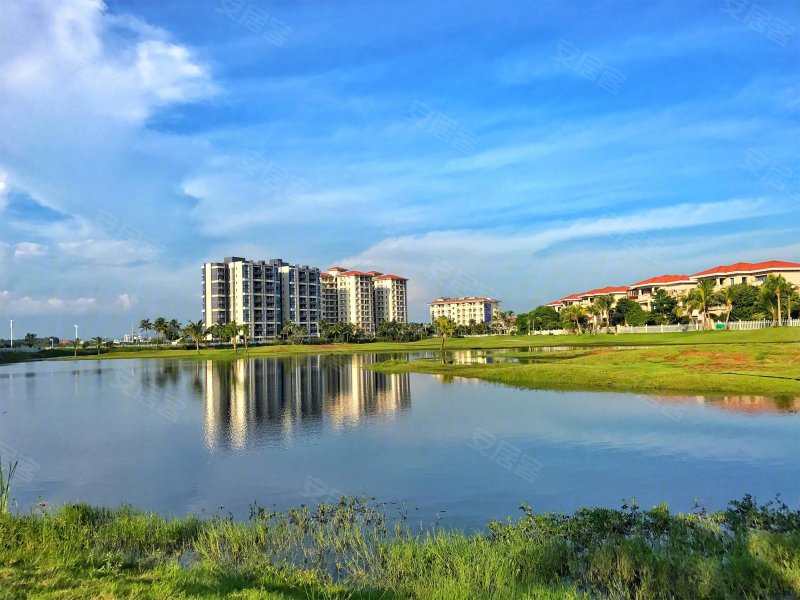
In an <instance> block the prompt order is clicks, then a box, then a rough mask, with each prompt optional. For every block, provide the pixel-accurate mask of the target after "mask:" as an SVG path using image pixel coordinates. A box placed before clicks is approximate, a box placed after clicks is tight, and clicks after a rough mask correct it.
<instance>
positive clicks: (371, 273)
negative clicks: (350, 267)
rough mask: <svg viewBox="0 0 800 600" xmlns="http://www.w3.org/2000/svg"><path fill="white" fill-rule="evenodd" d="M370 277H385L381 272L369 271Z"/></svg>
mask: <svg viewBox="0 0 800 600" xmlns="http://www.w3.org/2000/svg"><path fill="white" fill-rule="evenodd" d="M368 273H369V274H370V275H383V273H381V272H380V271H368Z"/></svg>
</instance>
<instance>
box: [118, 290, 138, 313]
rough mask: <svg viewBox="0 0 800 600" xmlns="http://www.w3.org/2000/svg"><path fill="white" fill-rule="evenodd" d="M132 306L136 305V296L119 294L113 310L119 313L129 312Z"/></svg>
mask: <svg viewBox="0 0 800 600" xmlns="http://www.w3.org/2000/svg"><path fill="white" fill-rule="evenodd" d="M134 304H136V296H131V295H130V294H120V295H119V296H117V299H116V301H115V302H114V306H115V308H116V309H117V310H119V311H120V312H129V311H130V310H131V309H132V308H133V305H134Z"/></svg>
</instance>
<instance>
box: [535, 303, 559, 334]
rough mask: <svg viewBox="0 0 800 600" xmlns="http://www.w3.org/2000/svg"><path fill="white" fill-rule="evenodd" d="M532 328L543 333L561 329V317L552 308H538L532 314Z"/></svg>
mask: <svg viewBox="0 0 800 600" xmlns="http://www.w3.org/2000/svg"><path fill="white" fill-rule="evenodd" d="M531 315H532V317H531V320H532V323H531V325H532V326H533V327H532V328H533V329H534V330H538V331H542V330H549V329H560V328H561V317H560V316H559V314H558V311H557V310H556V309H555V308H553V307H552V306H537V307H536V308H534V309H533V312H532V313H531Z"/></svg>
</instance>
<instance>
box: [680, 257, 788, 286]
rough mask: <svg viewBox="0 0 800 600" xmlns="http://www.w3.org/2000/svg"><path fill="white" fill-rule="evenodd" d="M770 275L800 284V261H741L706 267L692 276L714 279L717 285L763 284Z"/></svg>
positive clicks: (699, 278) (694, 277)
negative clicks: (779, 276) (711, 267)
mask: <svg viewBox="0 0 800 600" xmlns="http://www.w3.org/2000/svg"><path fill="white" fill-rule="evenodd" d="M769 275H782V276H783V277H784V278H785V279H786V280H787V281H788V282H789V283H791V284H794V285H800V263H793V262H787V261H785V260H769V261H766V262H758V263H747V262H740V263H734V264H732V265H720V266H718V267H714V268H713V269H706V270H705V271H700V272H699V273H695V274H694V275H692V276H691V278H692V279H693V280H694V281H700V280H701V279H714V282H715V283H716V285H717V287H724V286H729V285H735V284H740V283H747V284H750V285H761V284H762V283H763V282H764V281H765V280H766V279H767V276H769Z"/></svg>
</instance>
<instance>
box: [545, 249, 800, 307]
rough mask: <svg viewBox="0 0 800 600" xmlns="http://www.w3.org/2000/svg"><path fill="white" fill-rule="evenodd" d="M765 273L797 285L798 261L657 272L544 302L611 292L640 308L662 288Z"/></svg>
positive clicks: (753, 280)
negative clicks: (679, 272)
mask: <svg viewBox="0 0 800 600" xmlns="http://www.w3.org/2000/svg"><path fill="white" fill-rule="evenodd" d="M769 275H781V276H783V277H784V278H785V279H786V280H787V281H788V282H789V283H791V284H793V285H797V286H800V263H793V262H787V261H782V260H771V261H766V262H760V263H745V262H741V263H735V264H732V265H720V266H718V267H714V268H712V269H706V270H705V271H700V272H699V273H695V274H694V275H659V276H657V277H651V278H649V279H645V280H643V281H639V282H637V283H634V284H632V285H630V286H622V287H607V288H599V289H596V290H591V291H589V292H581V293H578V294H570V295H569V296H564V297H563V298H560V299H558V300H554V301H553V302H549V303H548V304H547V306H552V307H553V308H555V309H556V310H557V311H559V312H560V311H561V310H563V309H564V308H566V307H568V306H571V305H573V304H579V305H581V306H584V307H587V306H590V305H591V303H592V301H593V300H594V298H596V297H597V296H599V295H612V296H614V297H615V299H617V300H618V299H619V298H621V297H627V298H630V299H631V300H635V301H636V302H638V303H639V304H640V305H641V306H642V308H643V309H645V310H652V308H653V299H654V298H655V295H656V293H657V292H658V291H659V290H661V289H663V290H665V291H666V292H667V294H669V295H670V296H673V297H678V296H681V295H685V294H687V293H688V292H690V291H691V290H692V289H694V288H695V287H696V286H697V283H698V282H699V281H702V280H704V279H713V280H714V283H715V285H716V288H717V289H721V288H723V287H725V286H730V285H738V284H742V283H745V284H748V285H756V286H757V285H761V284H762V283H763V282H764V281H766V279H767V277H768V276H769Z"/></svg>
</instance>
